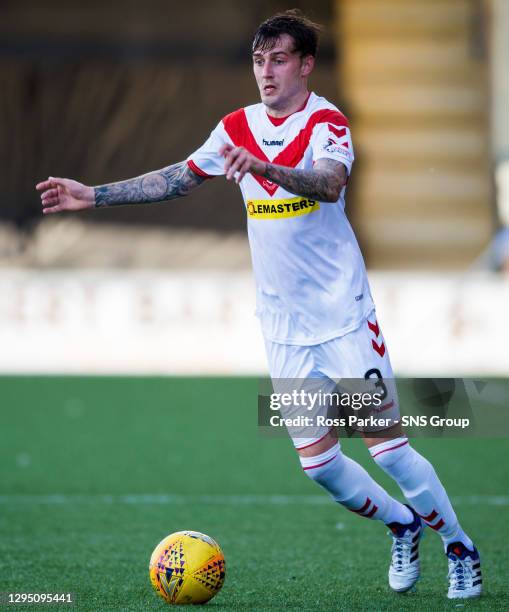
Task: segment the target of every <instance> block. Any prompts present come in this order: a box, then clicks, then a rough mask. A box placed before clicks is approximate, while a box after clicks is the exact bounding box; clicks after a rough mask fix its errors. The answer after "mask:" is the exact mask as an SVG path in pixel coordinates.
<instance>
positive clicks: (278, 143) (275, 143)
mask: <svg viewBox="0 0 509 612" xmlns="http://www.w3.org/2000/svg"><path fill="white" fill-rule="evenodd" d="M284 143H285V140H284V138H283V140H265V138H264V139H263V144H264V145H265V146H266V147H282V146H283V145H284Z"/></svg>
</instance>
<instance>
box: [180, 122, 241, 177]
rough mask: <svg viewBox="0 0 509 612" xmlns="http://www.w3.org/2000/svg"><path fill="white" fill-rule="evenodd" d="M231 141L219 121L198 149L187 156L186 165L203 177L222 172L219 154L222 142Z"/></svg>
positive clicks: (221, 158)
mask: <svg viewBox="0 0 509 612" xmlns="http://www.w3.org/2000/svg"><path fill="white" fill-rule="evenodd" d="M227 143H231V141H230V139H229V137H228V135H227V134H226V132H225V130H224V127H223V122H222V121H221V122H220V123H219V124H218V125H217V126H216V127H215V128H214V129H213V130H212V132H211V133H210V136H209V137H208V138H207V140H206V141H205V142H204V143H203V144H202V146H201V147H200V148H199V149H196V151H195V152H194V153H191V155H189V157H188V158H187V160H186V162H187V165H188V166H189V167H190V168H191V170H192V171H193V172H195V173H196V174H198V175H199V176H203V177H205V178H213V177H214V176H220V175H223V174H224V158H223V157H222V156H221V155H219V149H220V148H221V146H222V145H223V144H227Z"/></svg>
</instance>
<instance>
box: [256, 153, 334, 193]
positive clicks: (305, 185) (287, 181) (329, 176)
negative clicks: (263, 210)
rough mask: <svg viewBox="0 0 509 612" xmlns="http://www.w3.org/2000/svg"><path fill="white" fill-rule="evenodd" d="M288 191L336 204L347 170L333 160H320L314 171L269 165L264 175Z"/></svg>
mask: <svg viewBox="0 0 509 612" xmlns="http://www.w3.org/2000/svg"><path fill="white" fill-rule="evenodd" d="M263 176H264V177H265V178H267V179H269V180H270V181H273V182H274V183H277V184H278V185H280V186H281V187H283V188H284V189H286V190H287V191H290V192H291V193H295V194H296V195H301V196H304V197H308V198H312V199H314V200H320V201H322V202H336V201H337V199H338V197H339V193H340V191H341V189H342V187H344V185H345V184H346V168H345V166H344V165H343V164H342V163H341V162H337V161H335V160H333V159H321V160H319V161H318V162H317V163H316V165H315V167H314V168H313V170H298V169H295V168H287V167H286V166H277V165H275V164H267V165H266V171H265V174H264V175H263Z"/></svg>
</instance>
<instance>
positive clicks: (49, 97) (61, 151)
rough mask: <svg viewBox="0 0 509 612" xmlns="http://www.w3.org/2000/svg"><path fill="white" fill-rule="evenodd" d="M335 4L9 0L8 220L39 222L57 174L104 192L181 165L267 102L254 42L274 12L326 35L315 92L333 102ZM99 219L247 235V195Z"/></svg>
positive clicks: (214, 192) (1, 212)
mask: <svg viewBox="0 0 509 612" xmlns="http://www.w3.org/2000/svg"><path fill="white" fill-rule="evenodd" d="M331 4H332V3H331V2H329V1H325V0H318V1H314V2H312V3H311V2H295V1H294V2H292V3H291V4H288V3H285V2H276V1H269V0H267V1H262V2H243V3H240V2H236V1H234V0H216V1H214V2H213V3H206V2H198V1H196V0H191V1H188V2H170V1H168V0H145V2H140V1H138V0H136V1H134V0H130V1H126V0H107V1H98V0H92V1H91V0H89V1H88V2H86V3H85V2H69V1H67V2H65V1H63V0H45V1H44V2H40V1H39V2H38V1H36V0H25V1H24V2H16V1H14V0H10V1H6V0H3V1H1V0H0V83H1V84H2V85H1V91H0V129H1V137H0V176H1V184H2V187H3V188H2V190H1V194H0V216H1V217H2V218H3V219H8V220H11V221H14V222H16V223H17V224H18V225H19V226H24V227H29V226H30V225H32V224H33V223H34V222H36V221H37V220H39V219H40V210H39V199H38V196H37V194H36V193H35V191H34V189H33V186H34V183H35V182H37V181H38V180H40V179H42V178H45V177H47V176H48V175H49V174H53V175H55V176H66V177H71V178H76V179H78V180H80V181H83V182H85V183H88V184H99V183H103V182H109V181H113V180H119V179H123V178H128V177H131V176H135V175H137V174H142V173H144V172H147V171H149V170H153V169H156V168H159V167H162V166H165V165H168V164H170V163H173V162H176V161H179V160H181V159H183V158H185V157H186V156H187V155H188V154H189V153H190V152H192V151H193V150H194V149H195V148H196V147H197V146H199V145H200V144H201V143H202V142H203V141H204V140H205V138H206V137H207V136H208V134H209V132H210V131H211V129H212V128H213V127H214V126H215V125H216V123H217V122H218V121H219V120H220V118H221V117H222V116H223V115H225V114H226V113H228V112H231V111H232V110H235V109H236V108H238V107H240V106H244V105H246V104H251V103H253V102H256V101H258V96H257V89H256V86H255V83H254V79H253V77H252V74H251V62H250V51H249V47H250V42H251V38H252V33H253V31H254V29H255V27H256V26H257V24H258V23H259V22H260V21H261V20H263V19H264V18H266V17H268V16H270V15H271V14H272V13H273V12H275V11H277V10H281V9H285V8H290V7H299V8H301V9H303V10H304V11H305V12H306V13H307V14H308V15H309V16H310V17H312V18H314V19H315V20H317V21H319V22H321V23H322V24H324V25H325V26H326V28H327V32H326V34H325V36H324V38H323V44H322V53H321V55H320V57H319V62H318V67H317V69H316V72H315V75H314V78H313V79H312V82H311V85H312V88H313V89H314V90H315V91H317V92H318V93H320V94H322V95H324V96H326V97H328V98H329V99H331V100H332V101H334V102H335V103H337V104H339V105H340V106H341V100H340V99H339V98H338V94H337V91H336V73H335V69H334V62H335V57H334V50H333V44H332V32H331V28H332V6H331ZM84 217H86V218H87V219H89V220H90V221H93V222H104V221H109V222H111V221H114V222H124V223H143V224H167V225H173V226H192V227H200V228H204V227H207V228H218V229H240V228H242V227H244V225H245V213H244V210H243V207H242V205H241V201H240V197H239V192H238V188H236V187H235V186H234V185H232V184H229V183H227V182H226V181H225V180H224V179H222V178H218V179H214V180H212V181H208V182H207V183H206V184H205V185H204V186H203V187H201V188H200V189H199V190H198V191H197V192H196V193H195V194H193V195H192V196H190V197H188V198H186V199H183V200H180V201H177V202H170V203H167V204H161V205H154V206H148V207H129V208H122V209H115V210H101V211H92V212H90V213H89V214H87V215H82V216H81V218H84Z"/></svg>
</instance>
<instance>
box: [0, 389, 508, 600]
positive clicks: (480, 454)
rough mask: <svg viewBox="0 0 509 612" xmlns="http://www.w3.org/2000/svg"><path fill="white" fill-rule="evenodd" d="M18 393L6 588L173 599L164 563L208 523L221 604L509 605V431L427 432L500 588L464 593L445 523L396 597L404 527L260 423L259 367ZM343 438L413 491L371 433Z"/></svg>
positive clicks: (10, 456) (2, 431)
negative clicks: (344, 495) (332, 488)
mask: <svg viewBox="0 0 509 612" xmlns="http://www.w3.org/2000/svg"><path fill="white" fill-rule="evenodd" d="M0 389H1V398H2V405H1V408H0V410H1V412H0V440H1V443H0V591H22V592H39V593H40V592H65V591H70V592H73V593H76V595H77V607H78V608H79V609H83V610H163V609H167V604H165V603H164V602H163V601H162V600H161V599H160V598H159V597H158V596H157V595H156V594H155V593H154V592H153V591H152V587H151V585H150V583H149V579H148V560H149V557H150V554H151V552H152V549H153V548H154V546H155V545H156V544H157V543H158V542H159V540H161V539H162V538H163V537H164V536H165V535H167V534H169V533H171V532H173V531H180V530H182V529H192V530H197V531H203V532H205V533H207V534H209V535H211V536H212V537H213V538H215V539H217V540H218V542H219V543H220V544H221V546H222V547H223V550H224V552H225V556H226V561H227V572H226V582H225V585H224V587H223V589H222V591H221V592H220V593H219V594H218V595H217V597H215V598H214V599H213V600H212V601H211V602H209V603H208V604H207V606H208V608H209V609H211V610H264V609H266V610H280V609H287V608H288V609H292V608H294V609H299V610H349V611H350V610H376V611H378V610H431V611H434V610H452V609H456V608H457V607H458V606H459V607H463V608H468V609H469V610H478V609H483V610H507V609H509V597H508V595H507V587H508V583H507V576H508V564H507V562H508V556H509V555H508V550H507V549H508V518H509V516H508V514H509V513H508V506H507V500H508V497H507V496H508V494H509V491H508V488H509V484H508V480H507V473H508V471H507V441H506V440H503V439H499V440H473V439H471V440H459V439H454V440H446V439H441V440H436V439H435V440H431V439H427V440H417V441H415V446H416V448H418V449H419V450H421V451H422V452H423V453H425V454H426V456H427V457H429V459H430V460H432V461H433V463H434V464H435V466H436V468H437V471H438V472H439V475H440V476H441V478H442V480H443V481H444V483H445V485H446V487H447V489H448V491H449V492H450V494H451V496H452V497H453V500H454V501H455V503H456V510H457V513H458V515H459V517H460V519H461V521H462V523H463V525H464V527H465V529H466V530H467V531H468V532H469V533H470V534H472V536H473V537H474V538H475V541H476V543H477V545H478V547H479V549H480V552H481V556H482V559H483V569H484V578H485V594H484V596H483V597H482V598H481V599H480V600H479V601H477V602H467V603H465V604H462V603H460V604H458V603H454V602H449V601H448V600H447V599H446V597H445V592H446V572H447V564H446V559H445V557H444V555H443V551H442V548H441V544H440V541H439V538H438V537H437V536H436V534H434V533H433V532H431V530H427V534H426V537H425V538H424V540H423V542H422V569H423V578H422V580H421V581H420V582H419V583H418V588H417V591H416V592H415V593H412V594H408V595H396V594H393V593H392V592H390V591H389V588H388V585H387V578H386V575H387V568H388V560H389V551H390V537H389V536H388V535H387V534H386V528H384V526H383V525H381V524H380V523H378V522H374V521H368V520H365V519H362V518H359V517H358V516H356V515H354V514H353V513H350V512H347V511H345V510H344V509H343V508H341V507H339V506H337V505H335V504H334V503H333V502H331V501H329V499H328V497H327V495H326V494H325V493H324V492H322V490H321V489H320V488H319V487H317V486H316V485H315V484H314V483H312V482H311V481H309V480H308V479H307V478H306V477H305V476H304V474H303V472H302V470H301V469H300V466H299V463H298V460H297V458H296V455H295V452H294V451H293V448H292V446H291V444H290V442H289V441H288V440H287V439H284V438H268V437H264V436H262V435H260V434H259V433H258V429H257V409H256V406H257V392H258V382H257V380H256V379H254V378H200V379H198V378H122V377H118V378H87V377H3V378H1V379H0ZM343 449H344V451H345V452H346V453H347V454H349V455H350V456H352V457H354V458H355V459H357V460H359V461H360V462H361V463H362V464H363V465H364V466H365V467H366V468H367V469H368V470H369V471H370V473H371V474H373V475H374V476H375V477H376V478H377V480H378V481H379V482H380V483H382V484H384V485H386V486H387V487H388V489H389V490H390V491H391V492H392V493H393V494H395V495H396V496H397V497H398V498H401V494H400V493H399V491H398V490H397V488H396V487H395V486H394V485H393V484H392V483H391V482H390V481H389V480H388V479H387V478H386V477H385V476H384V474H383V473H382V472H381V470H380V469H379V468H378V467H377V466H376V465H375V464H374V463H372V462H371V460H370V459H369V456H368V453H367V451H366V449H365V447H364V445H363V443H362V442H361V441H360V440H346V441H344V442H343ZM16 608H17V609H34V608H35V606H33V607H30V608H21V607H20V606H17V607H16ZM42 608H43V609H51V608H50V606H43V607H42ZM5 609H7V608H5ZM13 609H14V608H13ZM55 609H60V610H62V609H65V607H63V606H59V607H58V608H55Z"/></svg>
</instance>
